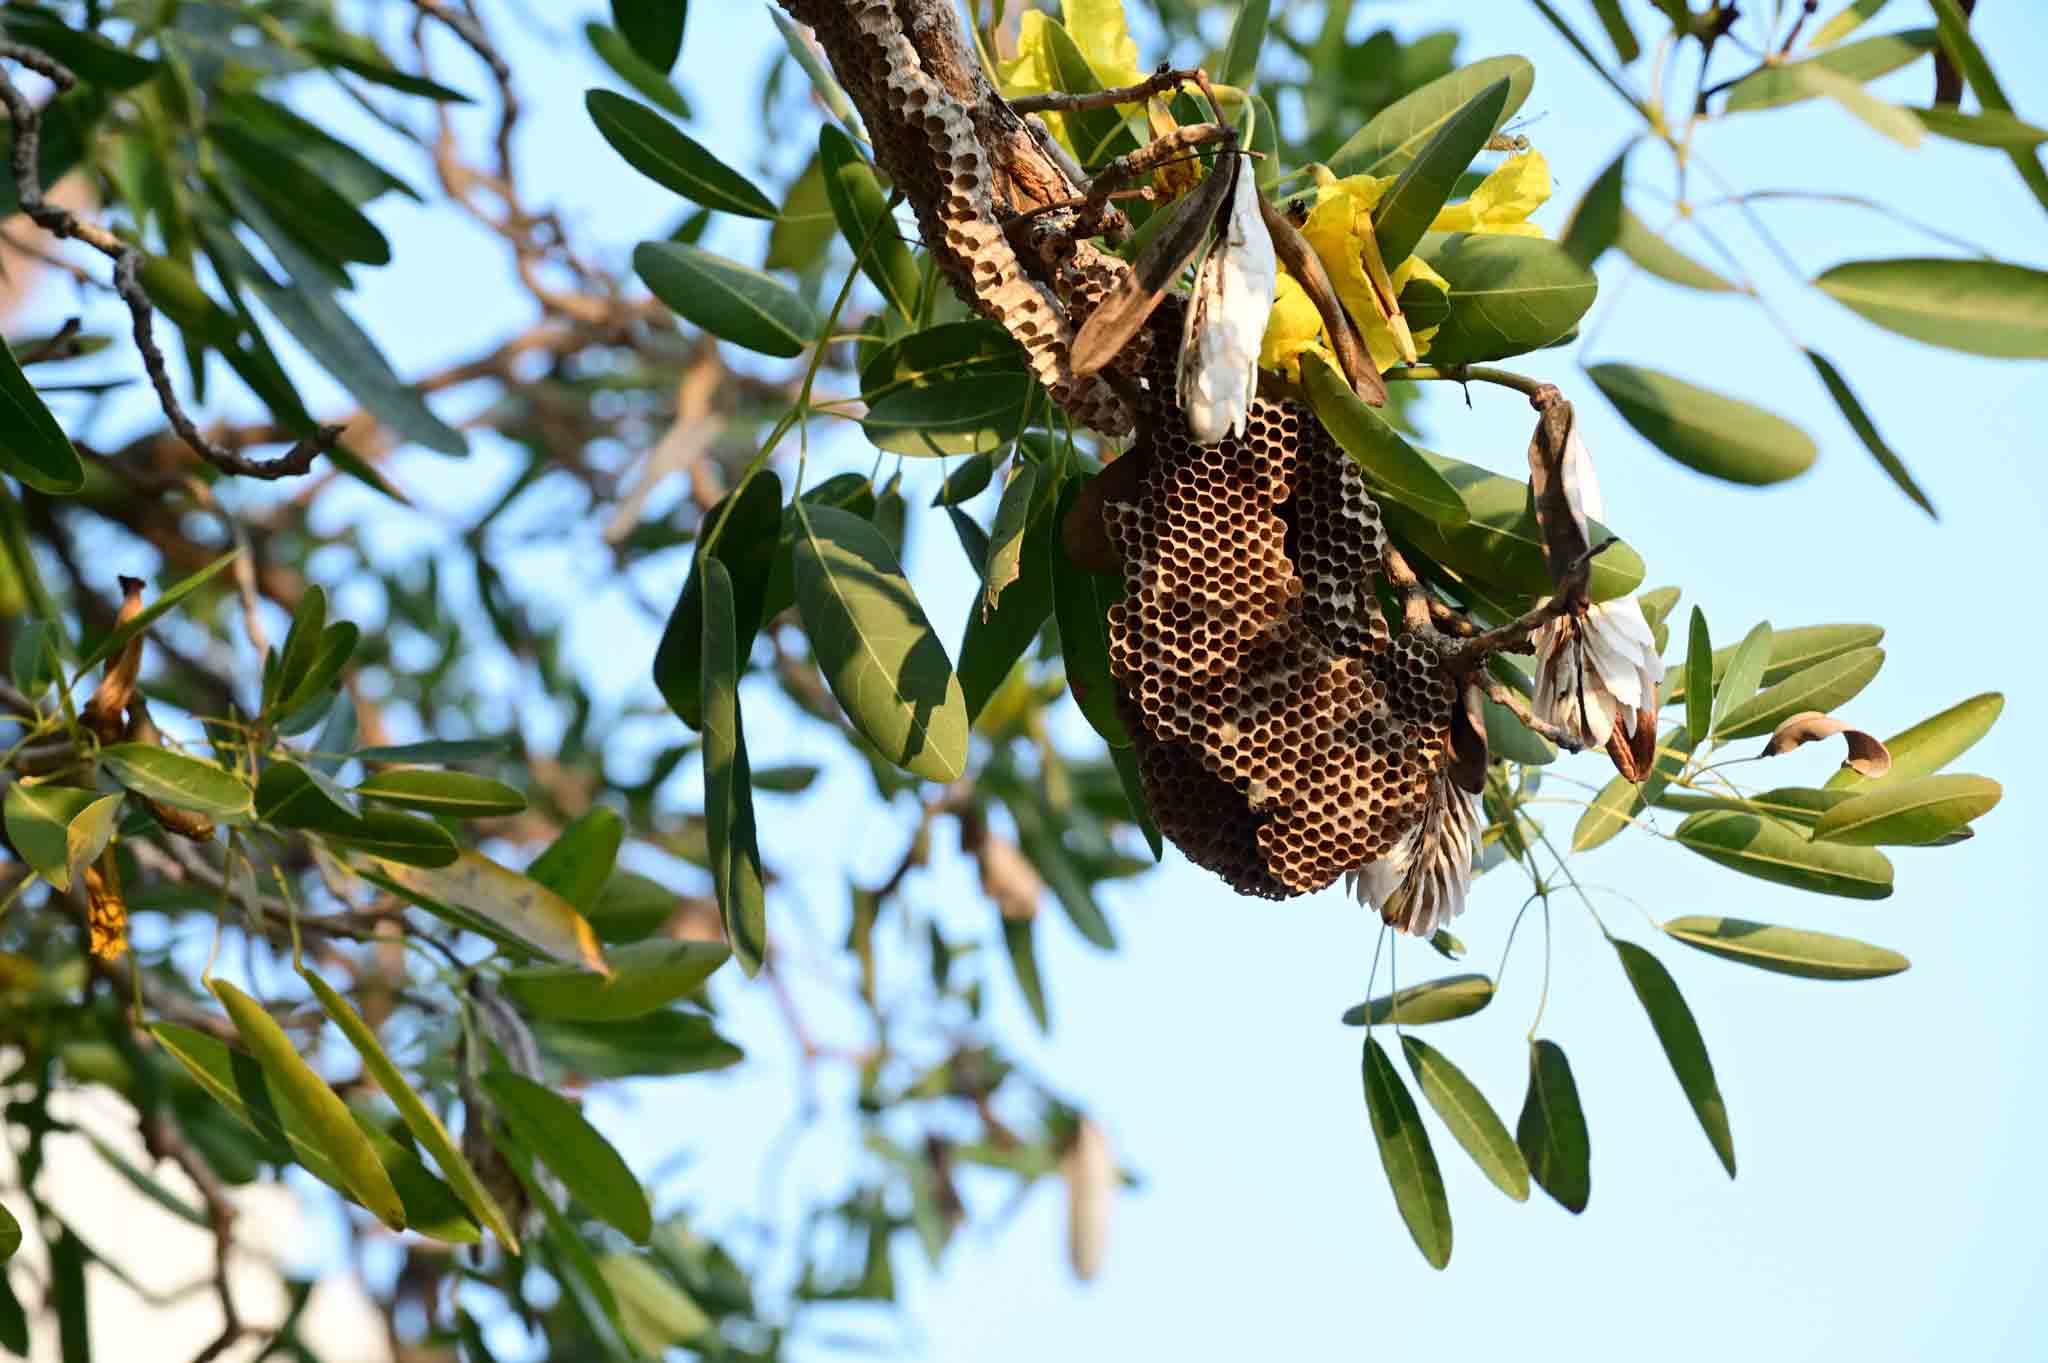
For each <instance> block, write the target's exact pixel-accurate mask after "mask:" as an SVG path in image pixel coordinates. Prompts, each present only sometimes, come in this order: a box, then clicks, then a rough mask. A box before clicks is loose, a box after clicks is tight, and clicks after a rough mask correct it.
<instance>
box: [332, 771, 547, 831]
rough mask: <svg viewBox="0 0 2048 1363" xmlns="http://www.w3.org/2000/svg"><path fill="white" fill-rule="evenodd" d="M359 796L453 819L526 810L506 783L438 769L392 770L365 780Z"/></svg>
mask: <svg viewBox="0 0 2048 1363" xmlns="http://www.w3.org/2000/svg"><path fill="white" fill-rule="evenodd" d="M356 794H358V795H361V796H363V797H365V798H366V799H371V800H376V801H379V802H380V803H383V804H387V805H396V806H398V807H399V808H400V809H413V810H418V811H419V812H420V813H422V814H438V815H444V816H446V817H448V818H453V819H489V818H501V817H503V816H505V815H507V814H517V813H519V812H520V811H521V810H523V809H525V808H526V797H525V796H524V795H522V794H520V793H519V792H518V791H517V790H514V789H513V788H512V787H511V786H508V785H506V784H505V783H504V782H502V781H493V780H491V779H490V778H489V777H487V776H478V775H476V774H475V773H473V772H466V771H443V770H440V769H438V768H434V767H389V768H386V769H385V770H383V771H380V772H377V773H375V774H374V775H372V776H369V777H367V778H365V779H364V780H363V781H362V782H361V784H359V785H357V786H356Z"/></svg>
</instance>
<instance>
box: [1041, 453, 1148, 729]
mask: <svg viewBox="0 0 2048 1363" xmlns="http://www.w3.org/2000/svg"><path fill="white" fill-rule="evenodd" d="M1080 495H1081V484H1080V483H1079V482H1078V481H1075V482H1070V483H1068V484H1067V485H1066V487H1065V488H1064V489H1062V490H1061V492H1060V500H1059V505H1058V507H1057V508H1056V509H1055V510H1054V512H1053V522H1052V523H1053V524H1054V525H1055V526H1063V525H1065V524H1066V522H1067V515H1068V513H1069V512H1071V511H1072V510H1073V508H1074V501H1075V499H1076V498H1078V497H1079V496H1080ZM1051 539H1052V546H1051V548H1052V563H1051V565H1050V566H1051V568H1052V600H1053V616H1054V618H1055V619H1057V620H1058V621H1059V628H1060V657H1061V659H1062V661H1064V662H1065V664H1066V671H1067V690H1068V691H1070V692H1071V693H1072V694H1073V697H1074V704H1075V705H1076V706H1078V707H1079V708H1080V711H1081V714H1082V715H1083V717H1085V718H1086V719H1087V721H1088V723H1089V725H1090V726H1091V727H1093V728H1094V730H1095V732H1096V733H1098V734H1100V735H1101V736H1102V738H1103V739H1104V741H1106V742H1107V743H1109V744H1110V745H1111V746H1112V747H1128V746H1129V745H1130V742H1131V736H1130V734H1129V732H1128V731H1126V730H1125V728H1124V722H1123V718H1122V716H1120V715H1119V714H1118V713H1117V707H1116V694H1117V687H1116V681H1115V679H1114V678H1113V677H1112V676H1111V675H1110V671H1109V608H1110V606H1111V605H1112V604H1114V603H1115V602H1116V601H1118V600H1120V599H1121V598H1122V596H1123V584H1122V583H1121V582H1119V581H1118V580H1117V579H1115V578H1113V577H1098V576H1097V575H1096V574H1094V573H1091V572H1089V571H1088V570H1087V569H1085V568H1080V567H1077V566H1075V565H1074V564H1073V563H1072V562H1070V561H1069V560H1068V558H1067V548H1066V543H1065V540H1064V537H1063V536H1060V535H1054V536H1052V537H1051Z"/></svg>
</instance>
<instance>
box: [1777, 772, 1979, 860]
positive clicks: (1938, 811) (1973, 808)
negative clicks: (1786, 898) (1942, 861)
mask: <svg viewBox="0 0 2048 1363" xmlns="http://www.w3.org/2000/svg"><path fill="white" fill-rule="evenodd" d="M2003 794H2004V791H2003V790H2002V789H2001V788H2000V787H1999V784H1998V782H1996V781H1994V780H1992V779H1991V778H1989V777H1987V776H1966V775H1962V774H1959V773H1957V774H1948V775H1941V776H1921V777H1917V778H1915V779H1913V780H1910V781H1890V782H1886V783H1884V784H1882V785H1880V786H1877V787H1876V788H1875V789H1872V790H1867V791H1863V792H1861V793H1858V794H1855V795H1851V796H1850V797H1849V798H1848V799H1846V800H1844V801H1842V802H1841V803H1840V804H1837V805H1834V806H1833V807H1831V808H1830V809H1829V810H1828V811H1827V813H1825V814H1823V815H1821V816H1820V821H1819V822H1818V823H1816V824H1814V826H1813V838H1814V841H1815V842H1829V843H1840V844H1844V845H1847V846H1851V847H1877V846H1880V845H1884V844H1898V845H1903V846H1916V845H1920V844H1925V843H1931V842H1939V841H1940V840H1941V839H1942V838H1945V837H1947V836H1948V835H1949V834H1950V833H1953V832H1955V831H1956V830H1957V829H1959V828H1963V827H1966V826H1968V824H1969V823H1970V822H1971V821H1972V820H1974V819H1976V818H1978V817H1979V816H1981V815H1983V814H1985V813H1988V812H1989V811H1990V810H1991V809H1992V807H1993V806H1995V805H1996V804H1997V803H1998V801H1999V799H2000V797H2001V796H2002V795H2003Z"/></svg>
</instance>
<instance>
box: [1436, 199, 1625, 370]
mask: <svg viewBox="0 0 2048 1363" xmlns="http://www.w3.org/2000/svg"><path fill="white" fill-rule="evenodd" d="M1415 254H1416V255H1417V256H1418V257H1420V258H1421V259H1422V260H1423V262H1424V263H1426V264H1427V265H1428V266H1429V267H1430V268H1431V269H1433V270H1435V271H1436V272H1437V273H1438V274H1440V275H1442V276H1443V277H1444V281H1445V283H1446V284H1447V285H1448V286H1449V287H1450V300H1449V311H1448V312H1446V313H1445V314H1444V319H1443V322H1442V323H1441V324H1440V325H1439V326H1438V328H1437V332H1436V335H1435V337H1434V338H1432V339H1431V341H1430V343H1429V353H1428V354H1427V355H1426V356H1424V357H1423V358H1424V359H1425V360H1426V361H1427V362H1428V363H1430V364H1437V365H1445V364H1479V363H1483V362H1485V361H1487V360H1502V359H1508V358H1510V357H1512V356H1515V355H1523V354H1527V353H1528V352H1529V351H1532V350H1540V349H1542V348H1543V347H1545V346H1548V345H1552V344H1555V343H1556V342H1557V341H1559V340H1561V339H1562V338H1563V337H1565V336H1567V335H1569V334H1570V333H1571V330H1572V328H1573V327H1575V326H1577V325H1578V324H1579V319H1580V318H1581V317H1584V316H1585V315H1586V310H1587V309H1588V308H1590V307H1592V306H1593V299H1594V298H1595V297H1596V296H1597V295H1598V294H1599V292H1600V281H1599V279H1598V278H1596V277H1595V276H1594V274H1593V272H1592V271H1591V270H1589V269H1587V268H1586V267H1585V266H1584V265H1581V264H1580V263H1579V262H1578V261H1576V260H1573V259H1572V257H1571V255H1570V253H1569V252H1567V251H1566V249H1565V248H1564V247H1563V246H1561V245H1559V244H1558V243H1557V242H1554V241H1545V240H1543V239H1542V238H1541V237H1521V236H1507V235H1502V234H1500V233H1495V232H1430V233H1426V234H1425V235H1424V236H1423V238H1422V243H1421V245H1420V246H1418V247H1417V248H1416V252H1415Z"/></svg>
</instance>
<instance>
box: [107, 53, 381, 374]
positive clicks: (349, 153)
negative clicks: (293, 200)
mask: <svg viewBox="0 0 2048 1363" xmlns="http://www.w3.org/2000/svg"><path fill="white" fill-rule="evenodd" d="M210 103H211V112H212V113H213V115H215V116H216V117H220V116H225V117H231V118H233V119H234V120H235V121H236V122H237V123H239V124H240V125H241V126H242V127H243V128H244V129H246V130H247V131H248V132H250V133H251V134H252V135H253V136H255V137H256V138H258V139H259V140H261V141H263V142H266V143H268V144H270V145H272V146H276V147H280V148H289V149H290V150H291V152H292V153H293V154H294V155H296V156H297V157H298V158H299V160H300V161H301V162H302V163H303V164H305V165H307V166H310V167H311V168H312V169H313V170H315V171H316V172H318V173H319V174H320V175H321V176H323V177H325V178H326V180H327V181H328V183H330V184H332V185H333V186H334V187H335V188H336V189H338V190H340V191H341V194H342V197H343V198H345V199H347V200H348V201H349V202H350V203H352V204H357V205H361V204H366V203H369V202H370V201H371V200H373V199H375V198H377V197H378V196H380V195H383V194H388V193H397V194H402V195H404V196H405V197H406V198H408V199H411V200H413V201H414V202H415V203H417V202H419V201H420V196H419V194H418V193H417V192H416V191H415V190H414V189H413V187H412V186H411V185H409V184H407V183H406V182H405V181H404V180H401V179H400V178H399V177H398V176H396V175H394V174H392V173H391V172H390V171H388V170H386V169H385V168H384V167H382V166H380V165H378V164H377V163H376V162H375V161H372V160H371V159H370V158H369V157H367V156H365V155H363V153H362V152H360V151H358V150H356V148H354V147H353V146H351V145H349V144H348V143H347V142H344V141H342V140H341V139H340V138H338V137H335V136H333V135H331V134H330V133H328V132H327V130H326V129H324V128H322V127H320V126H319V125H318V124H316V123H313V122H310V121H308V120H307V119H304V118H301V117H300V116H299V115H298V114H296V113H293V112H292V111H291V110H290V109H288V108H286V107H285V106H284V105H282V104H279V103H277V102H276V101H274V100H268V99H265V98H263V96H261V95H259V94H256V93H255V92H253V91H249V90H235V91H219V90H216V91H213V92H211V101H210ZM143 278H144V282H145V283H147V282H148V267H147V266H145V267H144V273H143ZM193 287H194V288H196V287H197V284H196V282H195V283H194V285H193ZM228 324H229V325H231V326H236V327H237V328H238V329H239V324H237V323H234V322H232V321H231V320H230V321H229V323H228ZM179 325H180V326H184V325H185V323H184V321H183V320H182V319H181V320H180V321H179ZM232 334H233V333H230V337H232Z"/></svg>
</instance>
